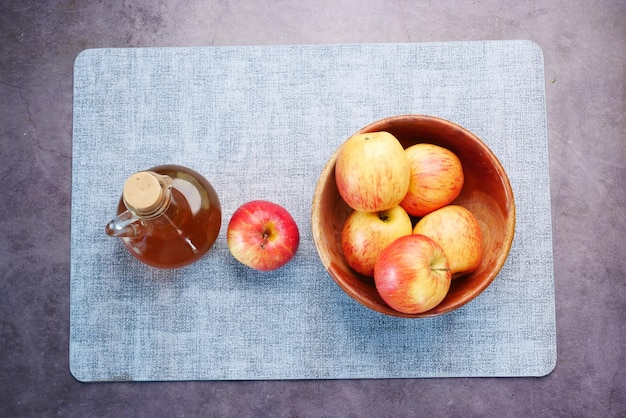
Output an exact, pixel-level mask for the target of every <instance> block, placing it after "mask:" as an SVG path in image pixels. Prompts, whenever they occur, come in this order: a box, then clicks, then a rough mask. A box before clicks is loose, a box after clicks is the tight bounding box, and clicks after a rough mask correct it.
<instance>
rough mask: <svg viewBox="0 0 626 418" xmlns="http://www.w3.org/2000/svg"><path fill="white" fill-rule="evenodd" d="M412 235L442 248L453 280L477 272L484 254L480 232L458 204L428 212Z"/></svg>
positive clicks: (469, 214) (468, 214) (474, 220)
mask: <svg viewBox="0 0 626 418" xmlns="http://www.w3.org/2000/svg"><path fill="white" fill-rule="evenodd" d="M413 233H414V234H423V235H426V236H428V237H430V238H432V239H433V240H434V241H435V242H436V243H437V244H439V245H440V246H441V248H443V252H444V253H445V254H446V257H447V258H448V262H449V263H450V270H451V271H452V278H453V279H456V278H458V277H460V276H463V275H465V274H468V273H471V272H472V271H474V270H476V268H477V267H478V266H479V265H480V262H481V260H482V254H483V244H482V232H481V230H480V225H479V223H478V220H477V219H476V217H475V216H474V215H473V214H472V212H470V211H469V210H467V209H466V208H464V207H463V206H459V205H448V206H445V207H443V208H441V209H437V210H436V211H434V212H431V213H429V214H428V215H426V216H424V217H423V218H422V219H420V220H419V221H418V222H417V224H416V225H415V227H414V228H413Z"/></svg>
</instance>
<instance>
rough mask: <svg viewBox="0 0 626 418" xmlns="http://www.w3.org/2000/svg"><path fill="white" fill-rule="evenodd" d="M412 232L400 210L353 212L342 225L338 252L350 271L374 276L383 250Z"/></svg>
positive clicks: (397, 207) (408, 218)
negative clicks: (377, 260) (344, 259)
mask: <svg viewBox="0 0 626 418" xmlns="http://www.w3.org/2000/svg"><path fill="white" fill-rule="evenodd" d="M412 232H413V225H412V224H411V218H410V217H409V215H408V214H407V213H406V211H405V210H404V209H402V208H401V207H400V206H395V207H393V208H391V209H389V210H384V211H379V212H361V211H356V210H355V211H353V212H352V213H351V214H350V216H348V219H346V221H345V223H344V225H343V229H342V233H341V248H342V250H343V254H344V256H345V258H346V261H347V263H348V265H349V266H350V267H352V268H353V269H354V270H356V271H357V272H359V273H361V274H364V275H366V276H373V275H374V264H375V263H376V259H377V258H378V255H379V254H380V253H381V252H382V250H383V249H384V248H385V247H386V246H387V245H389V244H391V243H392V242H393V241H395V240H396V239H397V238H400V237H401V236H404V235H410V234H411V233H412Z"/></svg>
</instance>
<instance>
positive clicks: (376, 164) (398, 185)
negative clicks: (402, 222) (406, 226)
mask: <svg viewBox="0 0 626 418" xmlns="http://www.w3.org/2000/svg"><path fill="white" fill-rule="evenodd" d="M410 178H411V169H410V167H409V162H408V161H407V158H406V155H405V152H404V148H403V147H402V144H400V142H399V141H398V140H397V138H396V137H395V136H393V135H392V134H390V133H388V132H373V133H363V134H355V135H353V136H351V137H350V138H348V139H347V140H346V142H344V143H343V145H342V146H341V148H340V150H339V153H338V155H337V161H336V165H335V181H336V183H337V189H338V191H339V194H340V195H341V197H342V198H343V200H344V201H345V202H346V203H347V204H348V206H350V207H351V208H352V209H354V210H358V211H361V212H379V211H384V210H388V209H391V208H393V207H395V206H398V204H400V202H401V201H402V199H404V197H405V196H406V193H407V191H408V189H409V182H410Z"/></svg>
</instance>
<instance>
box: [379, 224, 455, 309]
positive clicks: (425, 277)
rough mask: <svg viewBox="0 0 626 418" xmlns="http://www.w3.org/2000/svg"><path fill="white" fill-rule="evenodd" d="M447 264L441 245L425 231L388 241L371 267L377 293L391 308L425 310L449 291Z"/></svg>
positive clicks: (433, 305)
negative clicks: (372, 267) (424, 233)
mask: <svg viewBox="0 0 626 418" xmlns="http://www.w3.org/2000/svg"><path fill="white" fill-rule="evenodd" d="M450 280H451V277H450V265H449V264H448V260H447V259H446V256H445V254H444V252H443V250H442V249H441V247H440V246H439V245H438V244H437V243H436V242H435V241H433V240H432V239H430V238H428V237H427V236H424V235H417V234H411V235H406V236H404V237H400V238H398V239H397V240H395V241H394V242H392V243H391V244H389V245H388V246H387V247H386V248H385V249H384V250H383V252H382V253H381V254H380V256H379V257H378V260H377V261H376V266H375V267H374V283H375V285H376V290H377V291H378V293H379V294H380V297H381V298H382V299H383V300H384V301H385V302H386V303H387V304H388V305H389V306H391V307H392V308H393V309H395V310H397V311H399V312H403V313H408V314H416V313H422V312H426V311H428V310H430V309H432V308H434V307H435V306H437V305H439V304H440V303H441V301H442V300H443V299H444V298H445V297H446V295H447V294H448V290H449V289H450Z"/></svg>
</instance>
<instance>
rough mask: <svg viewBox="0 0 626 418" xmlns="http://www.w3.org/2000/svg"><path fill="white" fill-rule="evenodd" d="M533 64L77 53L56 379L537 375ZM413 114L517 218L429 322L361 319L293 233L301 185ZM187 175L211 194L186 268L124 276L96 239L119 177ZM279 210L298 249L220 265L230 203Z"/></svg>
mask: <svg viewBox="0 0 626 418" xmlns="http://www.w3.org/2000/svg"><path fill="white" fill-rule="evenodd" d="M543 71H544V70H543V56H542V53H541V50H540V49H539V47H538V46H537V45H535V44H533V43H531V42H527V41H492V42H455V43H426V44H366V45H326V46H259V47H207V48H153V49H92V50H86V51H84V52H82V53H81V54H80V55H79V56H78V58H77V60H76V63H75V74H74V81H75V86H74V141H73V165H72V174H73V177H72V218H71V227H72V233H71V238H72V241H71V278H70V280H71V285H70V292H71V295H70V296H71V306H70V309H71V312H70V321H71V323H70V350H69V355H70V368H71V371H72V373H73V375H74V376H75V377H76V378H77V379H79V380H81V381H119V380H203V379H215V380H219V379H310V378H312V379H316V378H324V379H328V378H330V379H333V378H406V377H437V376H540V375H545V374H547V373H549V372H551V371H552V369H553V368H554V366H555V362H556V334H555V306H554V303H555V300H554V280H553V264H552V260H553V258H552V230H551V209H550V191H549V172H548V148H547V127H546V112H545V96H544V73H543ZM407 113H421V114H429V115H435V116H439V117H443V118H447V119H450V120H452V121H454V122H456V123H458V124H461V125H463V126H465V127H466V128H468V129H470V130H471V131H473V132H474V133H476V134H477V135H478V136H479V137H481V138H482V139H483V140H484V141H485V142H486V143H487V144H488V145H489V146H490V147H491V148H492V149H493V151H494V152H495V153H496V155H497V156H498V157H499V158H500V160H501V161H502V163H503V165H504V167H505V169H506V170H507V171H508V174H509V176H510V180H511V183H512V186H513V189H514V193H515V196H516V204H517V216H518V218H517V229H516V237H515V240H514V243H513V248H512V250H511V254H510V257H509V259H508V261H507V263H506V265H505V267H504V269H503V270H502V272H501V274H500V275H499V276H498V278H497V279H496V281H495V282H494V283H493V284H492V285H491V286H490V287H489V288H488V289H487V290H486V291H485V292H484V293H483V294H482V295H481V296H480V297H478V298H477V299H476V300H474V301H473V302H471V303H470V304H468V305H466V306H465V307H463V308H462V309H460V310H458V311H456V312H453V313H451V314H448V315H444V316H441V317H437V318H432V319H424V320H408V319H399V318H392V317H387V316H383V315H380V314H378V313H375V312H373V311H370V310H368V309H367V308H364V307H362V306H361V305H359V304H357V303H356V302H355V301H353V300H352V299H350V298H349V297H348V296H347V295H345V294H344V293H343V292H342V291H341V290H340V289H339V287H338V286H337V285H336V284H335V283H334V282H333V281H332V279H331V278H330V276H328V274H327V273H326V271H325V270H324V268H323V266H322V264H321V262H320V261H319V259H318V257H317V253H316V250H315V247H314V244H313V241H312V238H311V225H310V206H311V199H312V195H313V191H314V188H315V184H316V181H317V177H318V175H319V173H320V171H321V170H322V167H323V166H324V164H325V162H326V161H327V159H328V158H329V156H330V155H331V154H332V152H333V151H334V150H335V149H336V148H337V147H338V146H339V145H340V144H341V143H342V142H343V141H344V140H345V139H346V138H347V137H348V136H349V135H350V134H352V133H353V132H355V131H356V130H357V129H359V128H360V127H361V126H364V125H366V124H368V123H370V122H373V121H375V120H378V119H381V118H383V117H387V116H391V115H397V114H407ZM166 163H173V164H181V165H186V166H188V167H190V168H192V169H194V170H196V171H198V172H200V173H201V174H203V175H204V176H205V177H206V178H207V179H209V181H210V182H211V183H212V184H213V185H214V187H215V188H216V190H217V191H218V194H219V195H220V198H221V202H222V209H223V215H224V219H223V223H222V231H221V232H220V236H219V238H218V241H217V243H216V245H215V246H214V248H213V249H212V250H211V252H210V253H209V254H207V255H206V256H205V257H204V258H203V259H202V260H201V261H200V262H198V263H196V264H194V265H192V266H189V267H186V268H183V269H179V270H173V271H162V270H154V269H151V268H149V267H146V266H144V265H142V264H140V263H139V262H136V261H135V260H134V259H133V258H132V257H131V256H130V255H129V254H127V253H126V251H125V250H124V249H123V247H122V244H121V243H120V241H119V240H116V239H112V238H109V237H107V236H105V235H104V232H103V229H104V225H105V224H106V222H107V221H108V220H109V219H110V218H111V217H112V216H113V214H114V211H115V205H116V203H117V199H118V198H119V195H120V192H121V187H122V185H123V183H124V181H125V179H126V178H127V176H129V175H130V174H132V173H133V172H135V171H139V170H142V169H146V168H149V167H152V166H155V165H160V164H166ZM257 198H262V199H268V200H273V201H275V202H277V203H280V204H282V205H283V206H285V207H286V208H288V209H289V211H290V212H291V213H292V214H293V216H294V218H295V219H296V221H297V222H298V224H299V227H300V231H301V235H302V239H301V246H300V249H299V252H298V253H297V255H296V257H295V258H294V260H293V261H292V262H291V263H290V264H288V265H287V266H285V267H284V268H282V269H280V270H277V271H275V272H272V273H257V272H254V271H252V270H249V269H247V268H244V267H242V266H241V265H239V264H237V263H236V262H235V261H234V260H233V259H232V257H231V256H230V254H229V252H228V248H227V246H226V241H225V230H226V225H227V222H228V219H229V218H230V215H231V214H232V213H233V212H234V210H235V209H236V208H237V207H238V206H239V205H240V204H242V203H244V202H246V201H248V200H252V199H257Z"/></svg>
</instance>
